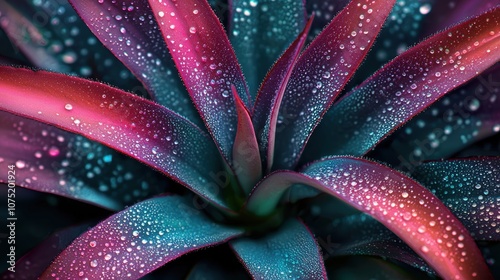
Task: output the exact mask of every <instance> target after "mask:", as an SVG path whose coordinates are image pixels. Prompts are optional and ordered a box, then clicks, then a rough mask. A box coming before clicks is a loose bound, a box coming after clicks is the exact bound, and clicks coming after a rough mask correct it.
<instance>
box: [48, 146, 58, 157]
mask: <svg viewBox="0 0 500 280" xmlns="http://www.w3.org/2000/svg"><path fill="white" fill-rule="evenodd" d="M49 155H50V156H52V157H56V156H58V155H59V149H58V148H57V147H55V146H52V147H50V149H49Z"/></svg>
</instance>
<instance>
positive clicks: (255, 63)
mask: <svg viewBox="0 0 500 280" xmlns="http://www.w3.org/2000/svg"><path fill="white" fill-rule="evenodd" d="M230 2H232V3H231V6H230V8H231V10H230V13H231V19H230V22H229V39H230V40H231V44H232V46H233V48H234V51H235V52H236V56H237V57H238V61H239V62H240V63H241V67H242V70H243V73H244V74H245V77H246V79H247V82H248V87H249V91H250V95H252V98H253V100H254V99H255V96H256V94H257V90H258V88H259V85H260V83H261V82H262V80H263V79H264V76H265V75H266V73H267V72H268V71H269V69H270V68H271V66H272V65H273V63H274V62H275V61H276V60H277V59H278V58H279V56H280V55H281V54H282V53H283V52H284V51H285V49H287V47H288V46H289V45H290V43H292V41H293V40H294V39H295V38H296V37H297V35H299V33H300V32H301V31H302V29H303V28H304V25H305V24H306V11H305V7H304V3H303V1H302V0H281V1H274V0H261V1H255V0H232V1H230ZM269 11H272V16H269Z"/></svg>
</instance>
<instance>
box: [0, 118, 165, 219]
mask: <svg viewBox="0 0 500 280" xmlns="http://www.w3.org/2000/svg"><path fill="white" fill-rule="evenodd" d="M0 120H1V121H0V151H1V152H0V168H4V169H5V170H8V166H9V165H14V166H15V169H16V174H15V178H16V180H15V181H16V184H18V185H19V186H22V187H25V188H28V189H32V190H36V191H41V192H47V193H51V194H58V195H62V196H65V197H70V198H73V199H78V200H82V201H86V202H88V203H92V204H96V205H99V206H101V207H104V208H108V209H112V210H115V211H116V210H121V209H123V208H124V207H125V206H126V205H131V204H133V203H135V202H137V201H138V200H143V199H145V198H147V197H151V196H152V195H155V194H159V193H163V192H165V190H166V186H167V185H168V180H166V178H165V177H163V176H161V175H160V174H159V173H156V172H155V171H153V170H151V169H150V168H148V167H146V166H144V165H143V164H141V163H139V162H137V161H136V160H134V159H131V158H130V157H127V156H125V155H123V154H121V153H118V152H116V151H114V150H112V149H110V148H108V147H106V146H103V145H101V144H98V143H95V142H92V141H89V140H87V139H85V138H84V137H82V136H79V135H74V134H72V133H69V132H66V131H64V130H60V129H57V128H55V127H53V126H50V125H47V124H44V123H40V122H37V121H33V120H30V119H26V118H23V117H19V116H16V115H12V114H10V113H6V112H3V111H0ZM8 181H9V180H8V174H7V172H5V173H4V174H0V182H3V183H6V184H7V183H8Z"/></svg>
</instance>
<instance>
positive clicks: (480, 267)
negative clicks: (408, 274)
mask: <svg viewBox="0 0 500 280" xmlns="http://www.w3.org/2000/svg"><path fill="white" fill-rule="evenodd" d="M295 184H304V185H308V186H311V187H314V188H316V189H318V190H320V191H323V192H325V193H327V194H330V195H332V196H334V197H337V198H339V199H341V200H343V201H344V202H346V203H348V204H350V205H351V206H353V207H354V208H356V209H358V210H360V211H363V212H365V213H367V214H370V215H371V216H372V217H373V218H375V219H376V220H378V221H379V222H381V223H382V224H383V225H384V226H386V227H387V228H388V229H390V230H391V231H392V232H393V233H395V234H396V235H397V236H399V238H401V239H402V240H403V241H405V242H406V244H408V245H409V246H410V247H411V248H412V249H413V250H414V251H415V252H416V253H417V254H419V255H420V256H421V257H422V258H423V259H424V260H425V261H426V262H427V263H428V264H429V265H430V266H431V267H432V268H433V269H434V270H436V272H437V273H438V274H439V275H440V276H442V277H444V278H450V279H453V278H457V277H458V278H464V279H467V278H471V277H478V279H491V274H490V272H489V271H488V268H487V266H486V263H485V262H484V259H483V258H482V256H481V252H480V251H479V249H478V248H477V246H476V244H475V243H474V240H473V239H472V237H471V236H470V234H469V233H468V232H467V230H466V229H465V227H464V226H463V225H462V224H461V223H460V222H459V220H458V219H457V218H456V217H455V216H453V214H452V213H451V211H450V210H448V208H446V206H445V205H443V203H441V202H440V201H439V199H438V198H436V197H435V196H434V195H433V194H432V193H431V192H430V191H429V190H427V189H426V188H424V187H423V186H421V185H420V184H418V183H417V182H415V181H414V180H412V179H410V178H408V177H407V176H405V175H403V174H401V173H399V172H397V171H394V170H392V169H390V168H388V167H386V166H383V165H380V164H377V163H373V162H370V161H367V160H363V159H356V158H350V157H336V158H330V159H325V160H322V161H318V162H315V163H312V164H311V165H309V166H308V167H306V168H305V169H304V170H303V173H295V172H292V171H277V172H275V173H273V174H271V175H269V176H268V177H267V178H265V179H264V180H263V181H261V182H260V184H259V185H257V186H256V187H255V189H254V191H253V193H252V194H251V196H250V197H249V199H248V201H247V205H246V207H247V209H249V210H250V211H252V212H253V213H256V214H258V215H265V214H267V213H269V211H270V210H271V209H273V208H274V206H275V205H277V204H278V202H279V201H280V199H281V198H282V196H283V194H284V193H285V191H286V190H287V189H288V188H289V187H291V186H293V185H295ZM453 232H454V234H451V233H453ZM449 245H451V246H449ZM462 252H466V256H465V257H464V256H463V254H462ZM483 273H484V275H483Z"/></svg>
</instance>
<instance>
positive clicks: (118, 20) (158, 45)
mask: <svg viewBox="0 0 500 280" xmlns="http://www.w3.org/2000/svg"><path fill="white" fill-rule="evenodd" d="M70 2H71V4H72V5H73V7H74V8H75V9H76V10H77V12H78V13H79V15H80V17H82V19H84V20H85V22H86V23H87V25H88V27H89V28H90V29H91V30H92V32H93V33H94V34H95V35H96V36H97V37H98V38H99V40H100V41H101V42H102V43H103V44H104V45H105V46H106V47H107V48H109V49H110V50H111V51H112V52H113V54H114V55H115V56H116V57H117V58H118V59H120V60H121V61H122V62H123V63H124V64H125V65H126V66H127V67H128V68H129V69H130V71H132V73H134V75H135V76H136V77H137V78H138V79H139V80H140V81H141V82H142V83H143V84H144V86H145V87H146V89H147V90H148V92H149V93H150V94H151V95H152V98H153V100H155V101H156V102H158V103H160V104H162V105H164V106H165V107H167V108H168V109H170V110H172V111H174V112H176V113H178V114H180V115H182V116H184V117H186V118H188V119H190V120H191V121H196V122H197V124H198V123H199V124H201V122H200V119H199V117H198V114H197V112H196V110H195V108H194V107H193V105H192V104H191V100H190V99H189V95H188V93H187V92H186V90H185V88H184V85H183V84H182V81H181V80H180V79H179V76H178V73H177V70H176V69H175V65H174V64H173V62H172V58H171V56H170V54H169V53H168V49H167V48H166V46H165V42H164V41H163V37H162V34H161V32H160V29H159V27H158V25H157V23H156V21H155V19H154V15H153V12H152V11H151V7H150V6H149V4H148V3H147V2H146V1H139V2H138V1H132V0H127V1H119V2H117V1H97V0H90V1H88V0H70Z"/></svg>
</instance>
